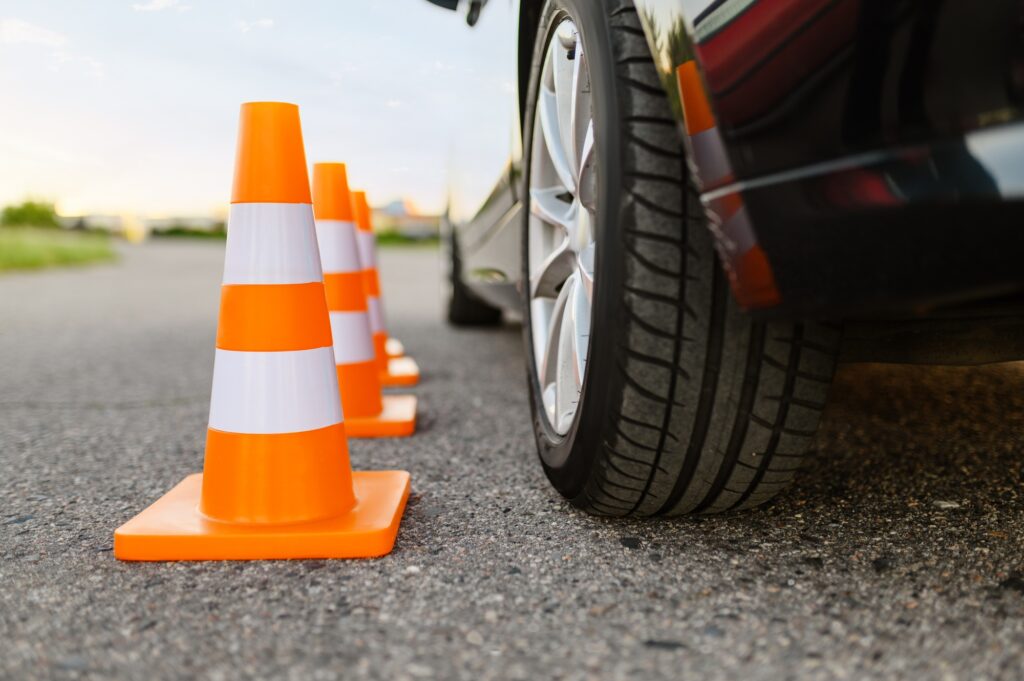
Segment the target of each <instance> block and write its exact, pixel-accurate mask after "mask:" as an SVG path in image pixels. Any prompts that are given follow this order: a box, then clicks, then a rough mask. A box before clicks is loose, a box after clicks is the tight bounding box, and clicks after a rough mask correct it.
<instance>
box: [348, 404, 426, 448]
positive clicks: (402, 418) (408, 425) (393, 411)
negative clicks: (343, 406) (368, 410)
mask: <svg viewBox="0 0 1024 681" xmlns="http://www.w3.org/2000/svg"><path fill="white" fill-rule="evenodd" d="M383 401H384V410H383V411H382V412H381V413H379V414H377V415H376V416H367V417H364V418H358V417H353V416H348V417H346V418H345V433H346V434H348V436H349V438H354V437H358V438H363V437H407V436H409V435H412V434H413V433H415V432H416V396H415V395H384V397H383Z"/></svg>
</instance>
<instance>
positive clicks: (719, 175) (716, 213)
mask: <svg viewBox="0 0 1024 681" xmlns="http://www.w3.org/2000/svg"><path fill="white" fill-rule="evenodd" d="M676 81H677V83H678V85H679V100H680V102H681V104H682V107H683V119H684V120H685V123H686V142H687V147H688V148H689V151H690V154H691V157H692V158H693V159H694V160H695V161H696V164H695V167H696V169H697V173H696V174H695V175H696V178H695V179H696V180H697V184H698V185H699V187H700V189H701V191H702V192H707V191H708V190H711V189H715V188H718V187H721V186H724V185H727V184H730V183H732V182H734V181H735V176H734V175H733V171H732V164H731V163H730V162H729V156H728V153H727V152H726V149H725V142H724V140H723V139H722V134H721V132H719V130H718V123H717V121H716V120H715V115H714V113H713V112H712V110H711V103H710V102H709V101H708V96H707V93H706V92H705V89H704V81H703V80H702V79H701V76H700V72H699V71H698V69H697V62H696V61H693V60H690V61H687V62H684V63H682V64H680V65H679V67H678V68H677V69H676ZM704 207H705V213H706V215H707V218H708V226H709V227H710V229H711V232H712V234H713V235H714V237H715V247H716V249H717V251H718V254H719V256H720V259H721V262H722V266H723V268H724V269H725V271H726V275H727V276H728V278H729V284H730V286H731V288H732V291H733V294H734V295H735V297H736V302H738V303H739V304H740V306H741V307H742V308H743V309H745V310H751V309H757V308H764V307H772V306H775V305H778V304H779V301H780V300H781V298H780V296H779V290H778V288H777V287H776V285H775V275H774V274H773V272H772V266H771V263H770V262H768V256H767V254H766V253H765V252H764V249H762V248H761V245H760V244H759V243H758V241H757V235H756V234H755V233H754V228H753V225H752V224H751V222H750V217H749V216H748V215H747V208H746V205H745V203H744V201H743V195H742V194H741V193H739V192H734V193H730V194H726V195H724V196H721V197H719V198H715V199H711V200H709V201H705V203H704Z"/></svg>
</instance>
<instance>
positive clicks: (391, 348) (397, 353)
mask: <svg viewBox="0 0 1024 681" xmlns="http://www.w3.org/2000/svg"><path fill="white" fill-rule="evenodd" d="M384 351H385V352H386V353H387V355H388V357H402V356H404V355H405V346H404V345H402V341H400V340H398V339H397V338H388V341H387V343H386V344H385V345H384Z"/></svg>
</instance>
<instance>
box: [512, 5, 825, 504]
mask: <svg viewBox="0 0 1024 681" xmlns="http://www.w3.org/2000/svg"><path fill="white" fill-rule="evenodd" d="M566 15H568V16H569V17H571V19H572V20H573V21H574V22H575V24H576V26H577V27H578V29H579V34H580V36H581V38H582V41H583V49H584V52H585V53H586V55H587V59H588V66H589V69H590V82H591V90H590V92H591V97H592V102H593V116H594V126H595V140H596V149H597V153H598V168H599V169H600V172H599V173H598V180H597V183H598V191H597V220H596V223H597V224H596V227H595V229H596V234H595V249H596V265H595V277H594V280H595V287H594V291H593V298H592V311H591V316H590V345H589V349H588V356H587V359H586V364H585V372H584V375H583V378H582V388H581V392H580V395H579V402H578V403H577V407H576V412H575V416H574V418H573V422H572V424H571V426H570V427H569V430H568V432H567V433H566V434H564V435H559V434H558V433H557V432H555V430H554V429H553V428H552V426H551V424H550V423H549V421H548V417H547V415H546V413H545V409H544V407H543V400H542V394H541V392H540V390H541V388H540V383H539V380H538V375H537V371H536V370H535V364H536V362H537V358H536V357H535V352H534V346H533V343H532V342H531V330H530V325H531V323H532V320H531V316H530V312H531V311H530V304H529V302H530V301H529V299H528V293H526V290H527V289H528V288H529V286H524V287H523V289H524V296H523V314H524V322H525V323H524V340H525V347H526V354H527V360H528V361H527V364H528V370H527V375H528V382H529V391H530V401H531V409H532V413H533V426H534V433H535V436H536V437H535V439H536V444H537V448H538V451H539V454H540V459H541V462H542V464H543V467H544V470H545V472H546V474H547V476H548V478H549V479H550V480H551V482H552V484H553V485H554V487H555V488H556V489H557V490H558V491H559V492H560V493H561V494H563V495H564V496H565V497H567V498H568V499H569V500H570V501H571V503H572V504H574V505H576V506H578V507H580V508H583V509H586V510H587V511H589V512H592V513H595V514H600V515H612V516H625V515H642V516H649V515H677V514H683V513H713V512H722V511H728V510H732V509H743V508H749V507H752V506H756V505H758V504H761V503H763V502H765V501H767V500H769V499H771V498H772V497H773V496H775V495H776V494H777V493H778V492H779V491H780V490H782V489H783V488H784V487H786V486H787V485H788V484H789V483H790V481H791V480H792V478H793V475H794V472H795V471H796V470H797V468H798V466H799V465H800V462H801V458H802V457H803V456H804V454H805V453H806V452H807V451H808V449H809V448H810V447H811V445H812V439H813V437H814V434H815V430H816V429H817V426H818V422H819V419H820V416H821V412H822V409H823V408H824V405H825V400H826V396H827V392H828V388H829V386H830V383H831V380H832V374H833V369H834V366H835V361H836V356H837V354H838V344H839V340H840V329H839V328H838V327H837V326H834V325H827V324H820V323H781V322H780V323H776V322H770V323H757V322H755V321H753V320H752V319H751V318H750V317H749V316H748V315H746V314H744V313H743V311H742V310H741V309H740V308H739V307H738V306H737V304H736V302H735V300H734V298H733V296H732V294H731V292H730V289H729V283H728V279H727V277H726V276H725V274H724V273H723V270H722V268H721V266H720V264H719V262H718V259H717V256H716V253H715V250H714V243H713V239H712V235H711V233H710V231H709V229H708V227H707V224H706V217H705V214H704V211H703V209H702V206H701V203H700V200H699V198H698V196H697V193H696V191H695V188H694V185H693V183H692V181H691V177H690V173H689V170H688V166H687V160H686V156H685V152H684V149H683V145H682V138H681V133H680V130H679V127H678V124H677V123H676V121H675V119H674V118H673V116H672V114H671V112H670V109H669V104H668V101H667V98H666V94H665V90H664V88H663V86H662V83H661V81H660V79H659V77H658V72H657V70H656V69H655V66H654V64H653V62H652V61H651V60H650V59H649V58H646V59H642V58H639V57H638V55H650V50H649V48H648V45H647V42H646V39H645V37H644V33H643V30H642V26H641V23H640V20H639V17H638V16H637V13H636V10H635V8H634V6H633V3H632V2H630V1H629V0H599V1H595V0H548V2H547V3H546V4H545V6H544V9H543V11H542V14H541V19H540V26H539V30H538V31H537V41H536V44H535V49H534V53H533V58H532V59H533V62H532V63H533V66H532V69H531V73H530V80H529V86H528V90H527V93H526V108H525V112H526V114H525V116H524V121H525V123H526V128H525V134H524V142H525V143H524V151H525V154H526V158H525V159H524V176H525V178H524V179H525V182H526V187H529V186H530V185H529V173H530V167H531V159H530V154H531V153H532V152H531V150H532V148H533V144H532V142H531V140H532V139H533V138H532V135H533V121H534V113H533V112H534V109H535V107H536V105H537V99H538V87H539V80H540V71H541V66H542V64H543V58H544V54H545V49H546V47H547V43H548V40H549V38H550V36H551V35H552V33H553V31H554V22H555V21H556V20H559V18H561V17H565V16H566ZM523 195H524V196H526V197H527V199H526V200H527V201H529V197H528V193H527V192H524V193H523ZM523 213H524V215H526V216H528V215H529V213H530V211H529V206H527V210H524V211H523ZM529 225H530V221H529V219H528V217H527V218H525V219H524V227H523V268H524V269H523V277H524V281H525V282H528V281H529V274H528V273H529V272H530V264H529V249H528V234H527V230H528V229H529Z"/></svg>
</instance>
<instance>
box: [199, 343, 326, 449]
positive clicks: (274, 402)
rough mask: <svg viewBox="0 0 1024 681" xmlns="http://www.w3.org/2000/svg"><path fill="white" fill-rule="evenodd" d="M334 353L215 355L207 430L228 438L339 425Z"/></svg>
mask: <svg viewBox="0 0 1024 681" xmlns="http://www.w3.org/2000/svg"><path fill="white" fill-rule="evenodd" d="M342 418H343V417H342V414H341V400H340V397H339V395H338V374H337V372H336V371H335V370H334V349H333V348H329V347H328V348H315V349H313V350H295V351H287V352H238V351H236V350H220V349H218V350H217V354H216V357H215V359H214V362H213V393H212V395H211V396H210V427H211V428H216V429H217V430H223V431H225V432H228V433H254V434H255V433H298V432H302V431H306V430H316V429H318V428H326V427H327V426H331V425H334V424H335V423H341V422H342Z"/></svg>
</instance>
